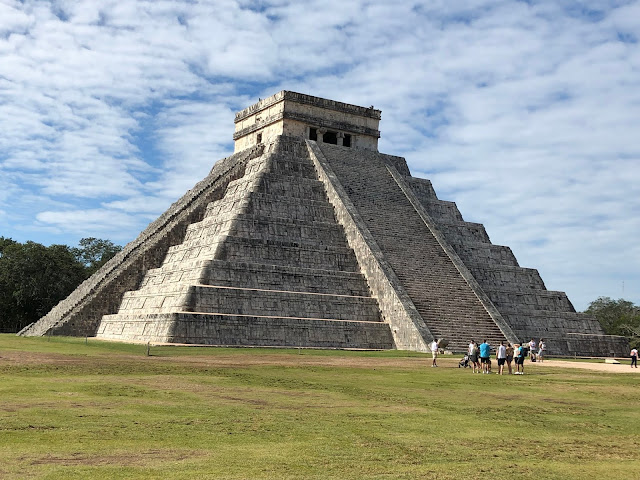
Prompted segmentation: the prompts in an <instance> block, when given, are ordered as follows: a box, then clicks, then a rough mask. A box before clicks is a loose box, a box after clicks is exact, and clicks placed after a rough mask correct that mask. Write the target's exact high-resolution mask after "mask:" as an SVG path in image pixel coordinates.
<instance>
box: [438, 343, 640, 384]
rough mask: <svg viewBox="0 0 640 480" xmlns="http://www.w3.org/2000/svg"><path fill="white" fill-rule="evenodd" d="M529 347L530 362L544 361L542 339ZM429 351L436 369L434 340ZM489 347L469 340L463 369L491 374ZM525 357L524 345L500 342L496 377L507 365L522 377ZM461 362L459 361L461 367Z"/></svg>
mask: <svg viewBox="0 0 640 480" xmlns="http://www.w3.org/2000/svg"><path fill="white" fill-rule="evenodd" d="M527 346H528V347H529V352H528V353H529V358H530V359H531V361H532V362H536V361H537V362H540V363H542V362H543V361H544V357H545V354H546V350H547V344H546V343H545V341H544V339H543V338H541V339H540V342H538V343H536V341H535V340H534V339H533V338H532V339H531V341H530V342H529V343H528V344H527ZM429 347H430V349H431V356H432V358H433V360H432V363H431V366H432V367H437V366H438V363H437V359H438V352H439V351H440V342H439V341H437V340H434V341H433V342H431V344H430V345H429ZM491 348H492V347H491V345H489V343H488V342H487V341H486V340H483V342H482V343H481V344H480V345H478V344H477V343H476V342H475V341H474V340H471V342H470V343H469V349H468V351H467V355H466V357H465V360H464V362H465V367H466V366H467V365H466V362H471V364H472V365H471V366H472V367H473V373H481V372H482V373H484V374H489V373H491ZM526 356H527V349H526V347H525V346H524V345H520V344H519V343H516V344H514V345H513V346H512V345H511V344H510V343H508V342H507V344H506V345H505V344H504V342H503V341H501V342H500V345H498V348H496V359H497V360H498V371H497V372H496V373H497V375H503V374H504V366H505V364H506V365H507V368H508V370H509V375H511V374H512V373H513V374H515V375H524V359H525V357H526ZM630 356H631V368H634V367H635V368H638V350H637V349H636V348H635V347H634V348H633V349H632V350H631V355H630ZM514 360H515V366H516V371H515V372H514V371H513V368H512V367H511V364H512V363H513V361H514ZM462 363H463V361H462V360H461V361H460V364H461V366H462Z"/></svg>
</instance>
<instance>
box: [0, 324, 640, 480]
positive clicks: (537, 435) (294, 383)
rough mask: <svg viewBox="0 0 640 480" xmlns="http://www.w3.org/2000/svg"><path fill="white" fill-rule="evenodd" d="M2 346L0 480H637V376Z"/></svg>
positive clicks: (338, 357) (57, 344)
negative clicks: (519, 373)
mask: <svg viewBox="0 0 640 480" xmlns="http://www.w3.org/2000/svg"><path fill="white" fill-rule="evenodd" d="M458 360H459V358H458V357H455V358H454V357H449V358H442V359H440V361H439V363H440V364H441V367H440V368H428V366H429V364H430V362H431V360H430V358H428V357H427V356H425V355H421V354H416V353H408V352H344V351H316V350H302V351H297V350H277V349H271V350H270V349H223V348H195V347H191V348H188V347H153V348H152V349H151V356H146V347H145V346H142V345H124V344H115V343H106V342H98V341H95V340H89V342H88V343H87V344H85V340H84V339H71V338H56V337H54V338H51V339H50V340H49V341H48V340H47V339H46V338H37V339H34V338H19V337H15V336H13V335H0V391H1V397H0V398H1V403H0V455H1V458H2V462H1V463H0V478H2V479H14V478H45V479H63V478H64V479H80V478H82V479H85V478H91V479H112V478H113V479H116V478H117V479H120V478H135V479H207V478H212V479H213V478H224V479H236V478H247V479H252V478H278V479H279V478H336V479H337V478H340V479H343V478H345V479H349V478H354V479H355V478H384V479H409V478H426V479H436V478H437V479H475V478H482V479H491V480H497V479H503V478H504V479H509V480H512V479H518V480H521V479H536V480H542V479H545V480H546V479H563V480H566V479H584V478H597V479H598V480H602V479H632V478H640V449H639V448H638V438H640V437H639V436H640V431H639V428H638V427H640V408H639V406H640V400H639V394H640V388H639V387H640V382H639V379H640V376H638V375H621V374H606V373H600V372H588V371H579V370H575V369H570V368H558V367H554V368H551V367H546V366H544V364H543V365H529V364H528V365H527V374H526V375H523V376H514V375H512V376H503V377H500V376H498V375H473V374H471V373H470V371H469V370H468V369H467V370H464V369H458V368H457V364H458Z"/></svg>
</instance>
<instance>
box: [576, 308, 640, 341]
mask: <svg viewBox="0 0 640 480" xmlns="http://www.w3.org/2000/svg"><path fill="white" fill-rule="evenodd" d="M585 313H588V314H590V315H593V316H594V317H596V318H597V319H598V322H599V323H600V325H602V328H603V330H604V332H605V333H606V334H607V335H622V336H623V337H627V338H628V339H629V345H630V346H631V347H632V348H633V347H635V348H639V347H640V307H639V306H637V305H634V304H633V302H630V301H629V300H625V299H624V298H619V299H618V300H613V299H612V298H609V297H599V298H597V299H596V300H594V301H593V302H591V303H590V304H589V308H587V309H586V310H585Z"/></svg>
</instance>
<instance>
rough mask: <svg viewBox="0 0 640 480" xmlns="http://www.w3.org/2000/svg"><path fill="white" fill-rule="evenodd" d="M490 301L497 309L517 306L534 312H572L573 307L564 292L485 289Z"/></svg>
mask: <svg viewBox="0 0 640 480" xmlns="http://www.w3.org/2000/svg"><path fill="white" fill-rule="evenodd" d="M484 291H485V293H486V294H487V295H489V298H490V299H491V301H492V302H493V303H494V304H495V305H496V307H497V308H498V309H501V308H502V307H503V306H505V307H507V308H509V306H510V305H519V306H520V307H521V308H529V309H534V310H555V311H558V312H573V311H574V309H573V305H571V302H570V301H569V299H568V298H567V295H566V294H565V293H564V292H556V291H551V290H525V291H518V290H513V289H508V288H502V289H490V288H485V290H484Z"/></svg>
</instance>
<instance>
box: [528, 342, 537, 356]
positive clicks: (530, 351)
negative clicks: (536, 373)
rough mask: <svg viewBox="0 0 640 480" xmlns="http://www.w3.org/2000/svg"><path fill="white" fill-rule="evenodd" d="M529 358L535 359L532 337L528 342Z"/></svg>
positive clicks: (534, 343) (534, 345)
mask: <svg viewBox="0 0 640 480" xmlns="http://www.w3.org/2000/svg"><path fill="white" fill-rule="evenodd" d="M529 358H530V359H531V361H532V362H533V361H535V358H536V341H535V340H534V339H533V338H532V339H531V341H530V342H529Z"/></svg>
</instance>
